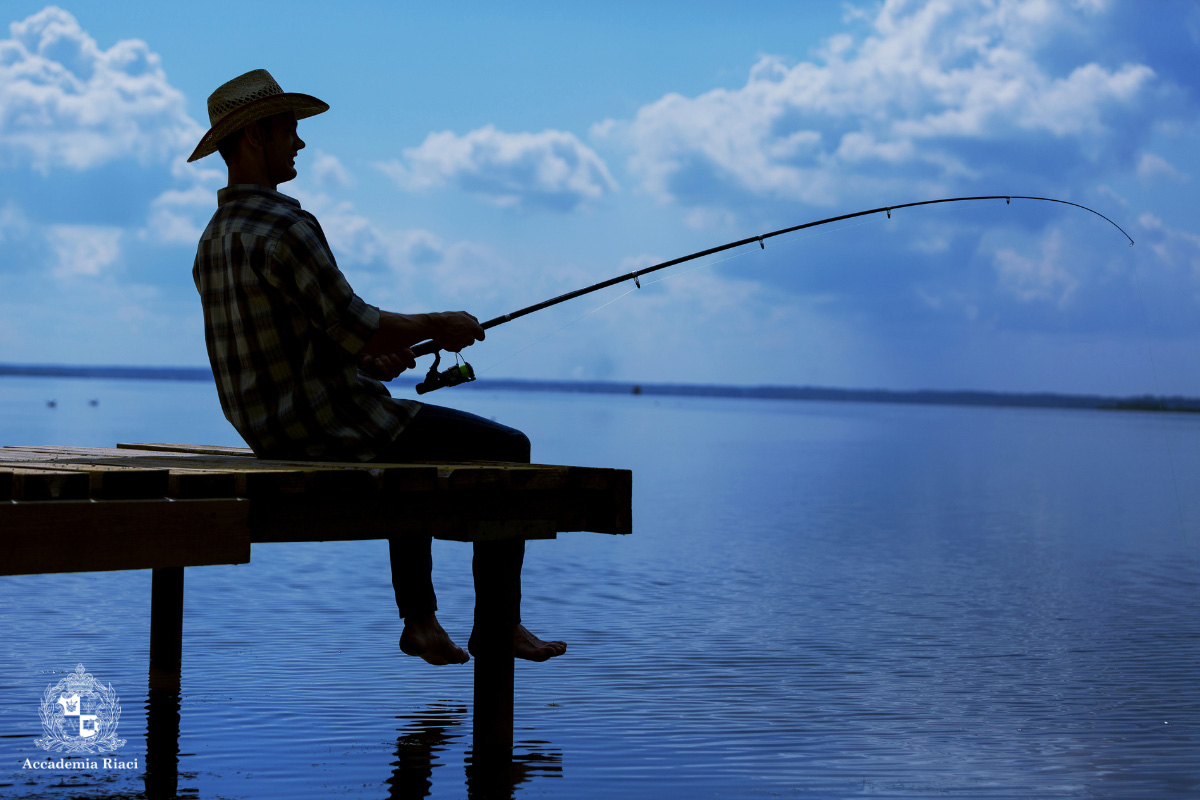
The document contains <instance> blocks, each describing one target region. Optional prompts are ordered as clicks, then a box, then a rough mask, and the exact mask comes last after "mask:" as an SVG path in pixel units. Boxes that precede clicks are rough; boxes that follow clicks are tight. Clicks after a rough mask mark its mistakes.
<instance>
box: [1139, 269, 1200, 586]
mask: <svg viewBox="0 0 1200 800" xmlns="http://www.w3.org/2000/svg"><path fill="white" fill-rule="evenodd" d="M1131 273H1132V275H1133V289H1134V293H1135V294H1136V295H1137V298H1138V308H1140V309H1141V311H1142V330H1143V331H1144V332H1145V334H1146V352H1147V353H1149V355H1150V374H1151V375H1153V376H1154V393H1155V395H1156V396H1158V397H1163V393H1162V387H1161V386H1160V385H1159V383H1158V365H1157V363H1156V362H1155V360H1154V347H1153V345H1152V344H1151V340H1150V320H1149V316H1148V315H1147V314H1146V301H1145V299H1144V298H1143V297H1142V286H1141V281H1139V280H1138V274H1137V273H1138V270H1137V264H1136V263H1135V264H1134V265H1133V269H1132V270H1131ZM1166 410H1167V409H1166V405H1165V404H1164V405H1163V407H1162V408H1161V409H1160V410H1159V418H1158V423H1159V425H1158V427H1159V430H1160V431H1161V432H1162V437H1163V444H1164V445H1165V446H1166V449H1167V464H1168V465H1169V466H1170V468H1171V488H1172V489H1174V491H1175V509H1176V511H1177V512H1178V514H1179V538H1180V540H1181V544H1182V546H1183V555H1184V558H1186V559H1187V562H1188V574H1189V575H1191V574H1193V573H1194V571H1195V565H1194V564H1193V563H1192V551H1191V549H1190V548H1189V546H1188V537H1187V525H1186V524H1185V522H1184V517H1183V499H1182V498H1181V497H1180V494H1179V478H1178V477H1177V476H1176V474H1175V454H1174V451H1173V450H1172V449H1171V437H1170V435H1168V433H1167V419H1166V417H1164V416H1162V414H1165V413H1166ZM1193 589H1194V590H1195V591H1196V592H1197V593H1198V594H1200V584H1193Z"/></svg>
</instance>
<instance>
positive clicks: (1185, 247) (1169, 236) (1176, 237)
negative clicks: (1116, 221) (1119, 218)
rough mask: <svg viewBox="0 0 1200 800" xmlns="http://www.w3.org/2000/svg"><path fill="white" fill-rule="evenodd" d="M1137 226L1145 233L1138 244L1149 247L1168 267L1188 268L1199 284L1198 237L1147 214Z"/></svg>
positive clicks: (1141, 217)
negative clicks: (1181, 266)
mask: <svg viewBox="0 0 1200 800" xmlns="http://www.w3.org/2000/svg"><path fill="white" fill-rule="evenodd" d="M1138 224H1139V225H1140V226H1141V227H1142V230H1143V231H1145V233H1144V234H1143V235H1141V236H1139V237H1138V243H1139V244H1147V245H1149V246H1150V250H1151V251H1152V252H1153V253H1154V254H1155V255H1157V256H1158V257H1159V258H1160V259H1161V260H1162V261H1163V263H1165V264H1166V265H1167V266H1168V267H1171V268H1175V267H1178V266H1180V265H1183V266H1186V267H1188V268H1189V269H1190V270H1191V273H1192V276H1193V278H1194V279H1195V280H1196V281H1197V282H1200V235H1197V234H1194V233H1190V232H1188V231H1185V230H1181V229H1179V228H1176V227H1174V226H1171V225H1168V224H1167V223H1165V222H1163V221H1162V219H1160V218H1159V217H1158V216H1156V215H1154V214H1151V213H1149V212H1146V213H1143V214H1142V215H1141V216H1139V217H1138Z"/></svg>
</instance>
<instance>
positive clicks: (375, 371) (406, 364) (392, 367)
mask: <svg viewBox="0 0 1200 800" xmlns="http://www.w3.org/2000/svg"><path fill="white" fill-rule="evenodd" d="M416 365H417V359H416V357H415V356H414V355H413V354H412V350H409V349H408V348H407V347H405V348H404V349H403V350H401V351H400V352H398V353H383V354H381V355H377V356H366V355H364V356H361V357H360V358H359V359H358V369H359V371H360V372H362V373H363V374H364V375H369V376H370V377H372V378H376V379H377V380H381V381H390V380H392V379H393V378H395V377H396V376H398V375H399V374H400V373H401V372H404V370H406V369H412V368H413V367H415V366H416Z"/></svg>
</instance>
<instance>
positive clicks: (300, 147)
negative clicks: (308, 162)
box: [296, 136, 304, 150]
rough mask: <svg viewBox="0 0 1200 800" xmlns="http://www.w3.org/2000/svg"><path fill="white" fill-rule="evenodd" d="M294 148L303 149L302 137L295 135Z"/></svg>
mask: <svg viewBox="0 0 1200 800" xmlns="http://www.w3.org/2000/svg"><path fill="white" fill-rule="evenodd" d="M296 149H297V150H303V149H304V140H303V139H301V138H300V137H299V136H297V137H296Z"/></svg>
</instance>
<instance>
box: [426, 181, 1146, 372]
mask: <svg viewBox="0 0 1200 800" xmlns="http://www.w3.org/2000/svg"><path fill="white" fill-rule="evenodd" d="M981 200H1003V201H1004V204H1005V205H1006V206H1007V205H1012V201H1013V200H1038V201H1042V202H1046V203H1059V204H1062V205H1066V206H1074V207H1075V208H1079V209H1083V210H1084V211H1087V212H1089V213H1092V214H1095V215H1096V216H1097V217H1100V218H1101V219H1103V220H1104V221H1106V222H1107V223H1108V224H1110V225H1112V226H1113V227H1114V228H1116V229H1117V230H1119V231H1120V232H1121V235H1123V236H1124V237H1125V238H1126V239H1128V240H1129V246H1130V247H1133V237H1132V236H1130V235H1129V234H1128V233H1125V229H1124V228H1122V227H1121V226H1120V225H1118V224H1117V223H1115V222H1113V221H1112V220H1111V219H1109V218H1108V217H1106V216H1104V215H1103V214H1101V213H1100V212H1099V211H1096V210H1094V209H1091V208H1088V207H1087V206H1084V205H1080V204H1079V203H1072V202H1071V201H1070V200H1056V199H1055V198H1053V197H1033V196H1030V195H1015V194H1014V195H1002V194H1001V195H983V196H977V197H943V198H940V199H938V200H918V201H916V202H912V203H898V204H897V205H893V206H880V207H879V208H868V209H864V210H863V211H853V212H851V213H849V214H839V215H838V216H836V217H827V218H826V219H819V220H814V221H812V222H805V223H802V224H800V225H793V226H791V227H789V228H781V229H780V230H777V231H770V232H768V233H760V234H759V235H758V236H750V237H748V238H746V239H739V240H737V241H735V242H727V243H726V244H723V245H719V246H717V247H710V248H708V249H707V250H701V251H699V252H696V253H692V254H690V255H686V256H681V257H680V258H673V259H671V260H670V261H664V262H663V263H661V264H656V265H655V266H653V267H647V268H645V269H635V270H633V271H631V272H629V273H623V274H621V275H617V276H615V277H612V278H609V279H608V280H603V281H600V282H599V283H595V284H593V285H591V286H585V287H583V288H582V289H576V290H575V291H572V292H567V293H566V294H562V295H559V296H558V297H552V298H550V299H549V300H543V301H542V302H540V303H534V304H533V305H531V306H526V307H525V308H521V309H517V310H516V311H512V312H510V313H508V314H504V315H503V316H500V317H496V318H495V319H489V320H487V321H486V322H481V323H479V326H480V327H481V328H483V330H485V331H486V330H488V329H489V328H494V327H496V326H497V325H503V324H504V323H506V322H512V321H513V320H515V319H518V318H520V317H523V316H526V315H527V314H532V313H534V312H536V311H541V310H543V309H546V308H550V307H551V306H555V305H558V304H559V303H564V302H566V301H567V300H573V299H575V298H576V297H582V296H583V295H585V294H590V293H592V292H596V291H599V290H601V289H606V288H608V287H609V286H615V285H616V284H618V283H623V282H625V281H629V280H632V281H633V282H634V285H635V286H636V287H637V288H639V289H640V288H641V286H642V284H641V277H640V276H642V275H648V274H649V273H651V272H657V271H659V270H662V269H666V268H668V267H673V266H675V265H677V264H682V263H684V262H687V261H692V260H694V259H697V258H705V257H707V256H711V255H716V254H717V253H722V252H724V251H726V250H733V249H735V248H739V247H742V246H744V245H748V244H753V243H756V242H757V243H758V246H759V248H761V249H764V250H765V249H766V244H765V241H766V240H767V239H772V238H774V237H776V236H783V235H786V234H789V233H792V232H794V231H801V230H805V229H807V228H816V227H819V226H822V225H828V224H830V223H834V222H841V221H842V220H847V219H855V218H856V217H865V216H870V215H873V214H880V213H884V212H886V213H887V216H888V219H891V218H892V212H893V211H898V210H899V209H902V208H915V207H917V206H929V205H937V204H940V203H962V202H973V201H981ZM722 260H727V259H722ZM714 263H719V262H714ZM617 299H619V298H617ZM606 305H607V304H606ZM595 310H598V309H595ZM584 316H587V315H586V314H585V315H584ZM570 324H573V322H572V323H568V325H570ZM564 327H566V326H564ZM550 335H553V334H550ZM546 338H548V337H546ZM539 341H544V339H543V340H539ZM535 344H536V342H535ZM531 346H532V345H531ZM440 349H441V348H440V347H439V345H438V344H437V342H435V341H433V340H429V341H425V342H420V343H418V344H415V345H413V346H412V348H411V353H412V354H413V355H414V356H423V355H429V354H434V355H435V358H434V363H433V366H432V367H431V368H430V370H429V373H428V374H427V375H426V376H425V380H424V381H423V382H421V383H420V384H418V385H417V387H416V389H417V394H424V393H425V392H431V391H433V390H435V389H438V388H441V387H443V386H457V385H459V384H460V383H465V382H468V381H473V380H475V374H474V372H473V371H472V369H471V365H470V364H466V363H464V364H462V365H458V364H456V365H455V366H454V367H450V368H449V369H447V370H445V371H443V372H438V370H437V367H438V363H439V358H438V357H437V355H436V354H437V353H439V352H440ZM526 349H527V348H526ZM514 355H516V354H515V353H514ZM492 366H495V365H494V364H493V365H492ZM489 369H490V367H489Z"/></svg>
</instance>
